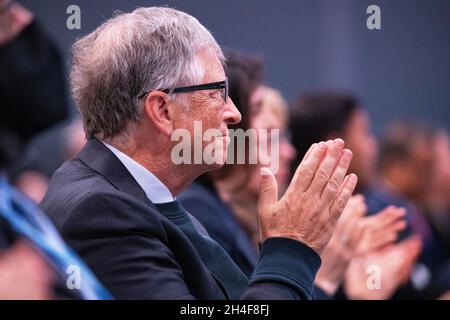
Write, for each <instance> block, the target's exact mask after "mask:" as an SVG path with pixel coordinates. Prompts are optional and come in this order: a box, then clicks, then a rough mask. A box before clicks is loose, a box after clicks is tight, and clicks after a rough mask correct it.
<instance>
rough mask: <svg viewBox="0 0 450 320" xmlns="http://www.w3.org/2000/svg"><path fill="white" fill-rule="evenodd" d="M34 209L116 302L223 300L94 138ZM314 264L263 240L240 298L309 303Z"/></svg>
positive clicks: (295, 249)
mask: <svg viewBox="0 0 450 320" xmlns="http://www.w3.org/2000/svg"><path fill="white" fill-rule="evenodd" d="M41 206H42V208H43V210H44V211H45V212H46V213H47V214H48V215H49V216H50V218H51V219H52V220H53V221H54V223H55V224H56V226H57V228H58V229H59V230H60V232H61V234H62V236H63V238H64V239H65V240H66V241H67V242H68V243H69V244H70V245H71V246H72V248H74V249H75V250H76V251H77V252H78V254H79V255H80V256H81V257H82V258H83V259H85V261H86V263H87V264H88V265H89V266H90V267H91V268H92V270H93V271H94V273H96V275H97V276H98V278H99V279H100V280H101V281H102V282H103V283H104V284H105V286H106V287H107V288H108V289H109V290H110V291H111V292H112V294H113V295H114V296H115V297H116V298H119V299H183V298H186V299H224V298H226V295H225V294H224V292H223V291H222V290H221V288H220V286H219V285H218V283H217V282H216V281H215V279H214V278H213V277H212V275H211V274H210V273H209V271H208V270H207V268H206V267H205V265H204V264H203V262H202V261H201V259H200V257H199V255H198V254H197V252H196V251H195V248H194V247H193V246H192V244H191V243H190V241H189V240H188V238H187V237H186V236H185V235H184V234H183V232H182V231H181V230H180V229H179V228H178V227H177V226H176V225H174V224H173V223H172V222H171V221H169V220H168V219H166V218H165V217H164V216H163V215H162V214H160V213H159V212H158V210H157V209H156V207H155V206H154V205H153V204H152V203H151V202H150V201H149V200H148V198H147V197H146V195H145V193H144V191H143V190H142V189H141V188H140V186H139V185H138V184H137V182H136V181H135V180H134V179H133V177H132V176H131V174H130V173H129V172H128V171H127V169H126V168H125V167H124V166H123V165H122V163H121V162H120V161H119V160H118V159H117V158H116V156H115V155H114V154H113V153H112V152H111V151H110V150H109V149H108V148H106V147H105V146H104V145H103V144H102V143H101V142H100V141H98V140H95V139H93V140H90V141H88V143H87V145H86V146H85V148H84V149H83V150H82V151H81V153H80V154H79V155H78V157H77V158H75V159H73V160H71V161H69V162H66V163H65V164H64V165H63V166H62V167H61V168H60V169H58V170H57V172H56V173H55V175H54V176H53V178H52V180H51V183H50V187H49V190H48V192H47V195H46V197H45V199H44V200H43V201H42V203H41ZM319 266H320V258H319V256H318V255H317V254H316V253H315V252H314V251H313V250H312V249H310V248H309V247H307V246H306V245H304V244H302V243H300V242H297V241H294V240H290V239H284V238H273V239H269V240H267V241H265V242H264V243H263V245H262V252H261V256H260V261H259V263H258V265H257V267H256V269H255V272H254V273H253V275H252V278H251V279H250V281H249V286H248V289H247V290H246V292H245V293H244V294H243V296H242V298H248V299H296V298H311V295H312V286H313V280H314V276H315V273H316V272H317V269H318V268H319Z"/></svg>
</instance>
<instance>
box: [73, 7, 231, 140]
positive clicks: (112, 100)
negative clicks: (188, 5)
mask: <svg viewBox="0 0 450 320" xmlns="http://www.w3.org/2000/svg"><path fill="white" fill-rule="evenodd" d="M204 46H211V47H212V48H214V49H215V50H216V51H217V54H218V57H219V59H220V60H221V61H222V62H223V61H224V58H223V54H222V51H221V49H220V47H219V45H218V44H217V42H216V40H215V39H214V37H213V36H212V35H211V33H210V32H209V31H208V30H207V29H206V28H205V27H204V26H203V25H202V24H200V22H199V21H198V20H197V19H196V18H194V17H192V16H190V15H188V14H186V13H184V12H181V11H177V10H174V9H170V8H166V7H151V8H139V9H136V10H134V11H133V12H131V13H122V14H119V15H116V16H115V17H113V18H111V19H109V20H108V21H106V22H105V23H103V24H102V25H101V26H99V27H98V28H97V29H96V30H95V31H93V32H92V33H90V34H88V35H86V36H84V37H83V38H81V39H79V40H78V41H77V42H75V44H74V45H73V66H72V70H71V73H70V78H71V88H72V94H73V97H74V99H75V102H76V104H77V106H78V109H79V110H80V112H81V116H82V119H83V126H84V130H85V132H86V136H87V138H92V137H97V138H100V139H108V138H114V137H115V136H117V135H119V134H121V133H123V132H124V131H127V128H128V127H129V124H130V123H135V122H136V121H137V120H138V119H139V118H140V115H141V113H142V111H143V105H144V100H145V99H138V98H137V97H138V96H139V95H140V94H142V93H144V92H147V91H151V90H162V89H166V88H174V87H176V86H184V85H191V84H195V82H198V81H201V78H202V76H203V72H204V70H202V68H201V65H200V63H199V62H198V61H197V59H196V55H197V53H198V51H199V50H200V49H201V48H202V47H204Z"/></svg>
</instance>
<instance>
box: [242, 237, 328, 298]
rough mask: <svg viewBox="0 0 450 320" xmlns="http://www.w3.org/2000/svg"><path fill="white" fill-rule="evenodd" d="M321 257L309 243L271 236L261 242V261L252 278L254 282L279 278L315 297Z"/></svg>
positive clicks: (304, 293) (279, 280) (295, 288)
mask: <svg viewBox="0 0 450 320" xmlns="http://www.w3.org/2000/svg"><path fill="white" fill-rule="evenodd" d="M320 264H321V259H320V257H319V255H318V254H317V253H316V252H315V251H314V250H313V249H311V248H310V247H308V246H307V245H305V244H303V243H302V242H300V241H296V240H293V239H289V238H269V239H267V240H266V241H264V243H263V244H262V249H261V254H260V258H259V262H258V264H257V266H256V268H255V270H254V272H253V274H252V277H251V278H250V284H252V283H255V282H277V283H281V284H285V285H287V286H289V287H291V288H293V289H294V290H296V291H297V292H298V293H299V294H300V295H301V296H302V297H303V298H306V299H311V298H312V297H313V292H314V289H313V285H314V278H315V276H316V273H317V271H318V270H319V267H320Z"/></svg>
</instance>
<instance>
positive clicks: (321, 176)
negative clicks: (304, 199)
mask: <svg viewBox="0 0 450 320" xmlns="http://www.w3.org/2000/svg"><path fill="white" fill-rule="evenodd" d="M327 145H328V151H327V153H326V155H325V156H324V157H323V160H322V162H321V163H320V165H319V167H318V168H317V170H316V172H315V174H314V179H313V180H312V181H311V185H310V187H309V188H308V191H310V192H311V194H318V195H321V194H322V190H323V188H324V187H325V185H326V184H327V183H328V181H329V180H330V178H331V175H332V174H333V171H334V169H335V168H336V165H337V164H338V161H339V159H340V156H341V152H342V149H343V148H344V141H342V140H341V139H336V140H333V141H332V140H330V141H327ZM337 191H338V190H336V193H337Z"/></svg>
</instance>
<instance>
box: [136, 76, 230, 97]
mask: <svg viewBox="0 0 450 320" xmlns="http://www.w3.org/2000/svg"><path fill="white" fill-rule="evenodd" d="M217 89H224V90H223V92H222V97H223V101H224V102H225V103H226V102H227V98H228V79H225V80H224V81H218V82H211V83H205V84H199V85H195V86H189V87H179V88H173V89H164V90H161V91H162V92H165V93H169V94H172V93H185V92H194V91H201V90H217ZM147 94H149V92H144V93H142V94H140V95H139V96H138V99H142V98H143V97H145V96H146V95H147Z"/></svg>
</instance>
